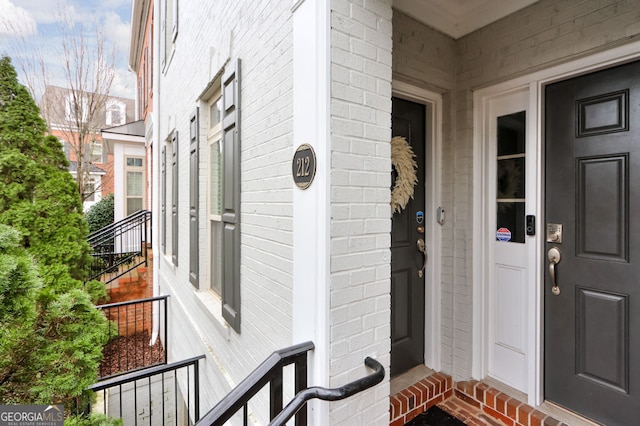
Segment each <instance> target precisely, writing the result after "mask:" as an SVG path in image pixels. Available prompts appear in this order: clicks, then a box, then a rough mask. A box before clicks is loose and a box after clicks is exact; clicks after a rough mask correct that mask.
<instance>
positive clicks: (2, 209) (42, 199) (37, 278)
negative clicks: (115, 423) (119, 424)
mask: <svg viewBox="0 0 640 426" xmlns="http://www.w3.org/2000/svg"><path fill="white" fill-rule="evenodd" d="M45 131H46V124H45V123H44V120H43V119H42V118H41V117H40V115H39V110H38V107H37V106H36V104H35V102H34V100H33V98H32V97H31V96H30V95H29V92H28V91H27V89H26V88H25V87H24V86H22V85H21V84H19V83H18V79H17V74H16V72H15V69H14V68H13V66H12V65H11V60H10V59H9V58H7V57H3V58H1V59H0V224H1V226H0V400H1V401H5V402H14V403H18V402H19V403H43V404H45V403H46V404H51V403H64V404H67V405H70V404H71V403H72V401H73V400H74V399H75V398H79V397H81V396H82V395H83V392H84V390H85V389H86V387H87V386H88V385H90V384H92V383H94V382H95V381H96V379H97V369H98V364H99V362H100V360H101V358H102V347H103V346H104V344H105V343H106V340H107V338H108V337H109V335H108V333H109V326H108V322H107V320H106V318H105V317H104V315H103V314H102V313H101V312H100V311H98V310H97V309H96V308H95V306H94V305H93V303H92V301H95V300H97V299H98V298H99V297H103V296H104V295H105V290H104V286H103V285H102V284H100V283H96V282H93V283H91V284H90V285H89V286H86V285H85V283H84V280H85V279H86V276H87V272H86V270H87V268H86V266H87V264H88V262H89V246H88V244H87V242H86V237H87V234H88V226H87V223H86V221H85V219H84V216H83V214H82V205H81V202H80V195H79V194H78V192H77V189H76V188H77V186H76V184H75V182H74V181H73V178H72V177H71V175H70V174H69V173H68V170H67V167H68V161H67V160H66V158H65V156H64V152H63V150H62V145H61V144H60V142H59V141H58V140H57V139H56V138H55V137H52V136H45Z"/></svg>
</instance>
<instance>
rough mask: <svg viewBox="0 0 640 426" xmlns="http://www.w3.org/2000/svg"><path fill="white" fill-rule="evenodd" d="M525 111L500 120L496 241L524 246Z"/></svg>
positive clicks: (502, 117)
mask: <svg viewBox="0 0 640 426" xmlns="http://www.w3.org/2000/svg"><path fill="white" fill-rule="evenodd" d="M525 130H526V113H525V111H521V112H517V113H514V114H509V115H503V116H501V117H498V135H497V137H498V140H497V143H498V152H497V154H498V155H497V167H496V171H497V177H496V184H497V188H496V189H497V190H496V194H497V196H496V202H497V203H496V204H497V223H496V229H497V232H496V239H497V240H499V241H505V242H506V241H510V242H515V243H524V237H525V196H526V194H525V159H526V149H525V145H526V144H525V139H526V138H525Z"/></svg>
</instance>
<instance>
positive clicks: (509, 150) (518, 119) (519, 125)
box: [498, 111, 526, 156]
mask: <svg viewBox="0 0 640 426" xmlns="http://www.w3.org/2000/svg"><path fill="white" fill-rule="evenodd" d="M525 114H526V112H525V111H520V112H516V113H515V114H510V115H503V116H502V117H498V156H502V155H512V154H522V153H524V150H525V148H524V146H525V124H526V119H525Z"/></svg>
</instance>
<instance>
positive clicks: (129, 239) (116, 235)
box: [87, 210, 151, 284]
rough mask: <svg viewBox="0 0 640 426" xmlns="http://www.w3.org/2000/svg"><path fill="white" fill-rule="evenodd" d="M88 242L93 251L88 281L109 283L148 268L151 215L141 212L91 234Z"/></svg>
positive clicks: (148, 212)
mask: <svg viewBox="0 0 640 426" xmlns="http://www.w3.org/2000/svg"><path fill="white" fill-rule="evenodd" d="M87 241H88V243H89V245H90V246H91V249H92V252H91V257H92V262H91V265H90V267H89V280H100V281H102V282H104V283H105V284H108V283H110V282H111V281H113V280H115V279H116V278H119V277H121V276H122V275H124V274H126V273H127V272H129V271H131V270H133V269H135V268H137V267H139V266H142V265H144V266H146V265H147V260H148V256H147V249H148V247H149V246H150V244H151V212H150V211H147V210H140V211H138V212H136V213H133V214H131V215H129V216H127V217H125V218H124V219H122V220H119V221H118V222H114V223H112V224H111V225H108V226H105V227H104V228H102V229H99V230H98V231H95V232H92V233H91V234H89V236H88V237H87Z"/></svg>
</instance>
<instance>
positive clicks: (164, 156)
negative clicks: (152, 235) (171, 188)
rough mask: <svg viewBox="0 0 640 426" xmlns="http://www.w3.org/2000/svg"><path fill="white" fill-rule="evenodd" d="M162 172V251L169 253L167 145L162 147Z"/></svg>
mask: <svg viewBox="0 0 640 426" xmlns="http://www.w3.org/2000/svg"><path fill="white" fill-rule="evenodd" d="M161 162H162V164H161V173H162V200H161V203H162V207H161V210H162V212H161V214H162V216H161V217H162V232H161V234H162V252H163V253H164V254H167V146H166V144H165V145H164V146H163V147H162V159H161Z"/></svg>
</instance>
